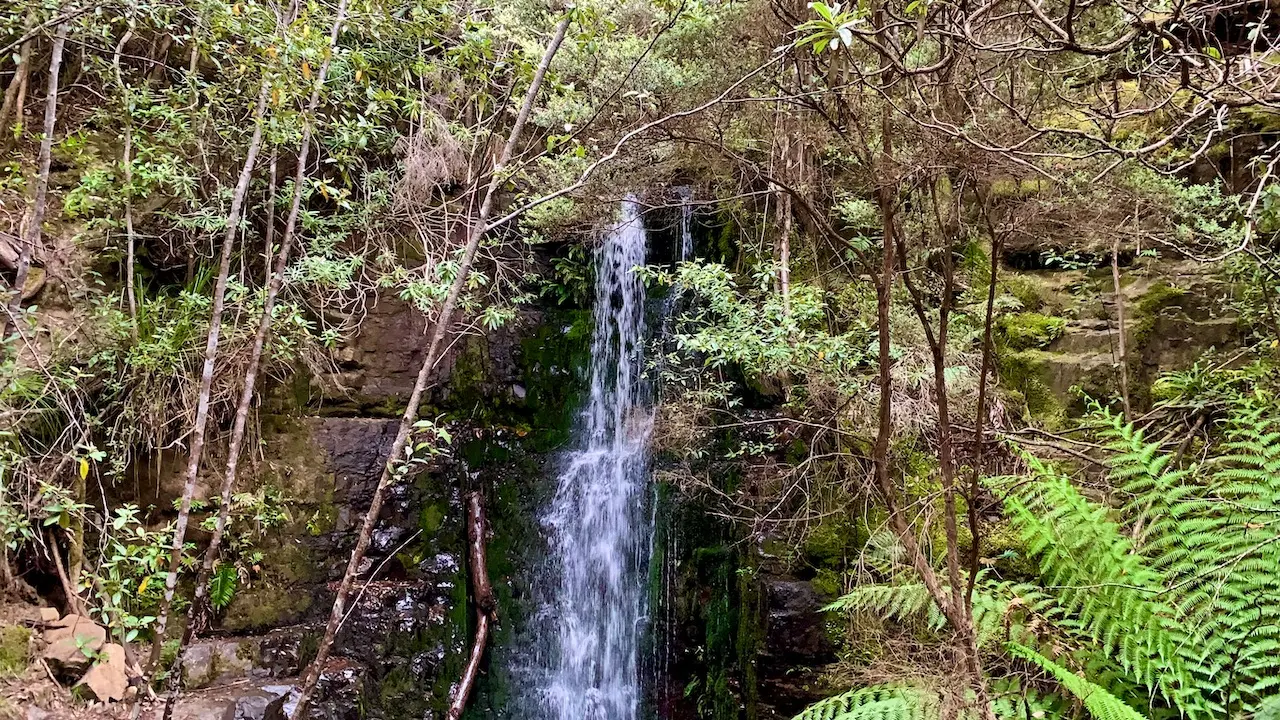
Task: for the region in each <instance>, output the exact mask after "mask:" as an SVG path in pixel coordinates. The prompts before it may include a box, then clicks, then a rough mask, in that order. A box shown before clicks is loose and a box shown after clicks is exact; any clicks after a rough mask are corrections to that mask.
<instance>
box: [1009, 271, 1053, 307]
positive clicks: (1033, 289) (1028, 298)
mask: <svg viewBox="0 0 1280 720" xmlns="http://www.w3.org/2000/svg"><path fill="white" fill-rule="evenodd" d="M1000 285H1001V288H1002V289H1003V290H1004V291H1005V292H1007V293H1009V294H1010V295H1012V296H1013V297H1015V298H1017V300H1018V303H1019V304H1021V305H1022V309H1023V310H1027V311H1030V312H1039V311H1040V310H1042V309H1043V308H1044V305H1045V301H1044V298H1043V297H1042V296H1041V294H1040V292H1041V287H1040V283H1038V282H1036V281H1035V279H1033V278H1030V277H1027V276H1025V275H1006V276H1005V277H1004V279H1003V280H1001V282H1000Z"/></svg>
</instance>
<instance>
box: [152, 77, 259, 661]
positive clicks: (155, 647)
mask: <svg viewBox="0 0 1280 720" xmlns="http://www.w3.org/2000/svg"><path fill="white" fill-rule="evenodd" d="M269 91H270V84H269V83H268V82H267V80H265V79H264V80H263V81H262V88H261V90H260V91H259V92H258V105H257V107H256V108H255V109H254V115H253V136H252V137H251V138H250V139H249V147H248V150H247V151H246V153H245V159H244V167H242V168H241V169H240V178H239V180H238V181H237V182H236V188H235V193H234V194H233V195H232V197H231V208H230V210H229V211H228V212H227V231H226V234H225V235H224V236H223V239H222V257H221V259H220V263H219V266H218V279H217V282H216V283H215V285H214V290H213V310H212V311H211V313H210V316H209V335H208V337H207V338H206V340H205V346H204V368H203V370H202V372H201V375H200V390H199V396H198V399H197V401H196V418H195V423H194V425H193V426H192V429H191V438H190V440H189V442H190V446H189V447H190V450H189V452H188V455H187V469H186V474H185V475H184V478H183V487H182V502H181V505H180V506H179V508H178V521H177V524H176V526H175V528H174V532H173V546H172V548H171V550H170V552H169V573H168V575H167V576H166V577H165V583H164V599H163V600H162V601H161V602H160V609H159V611H158V612H157V613H156V627H155V639H154V640H153V641H152V644H151V658H150V660H149V662H148V669H149V670H155V666H156V664H157V663H158V662H159V661H160V650H161V647H162V646H163V645H164V635H165V628H166V626H167V625H168V622H169V610H170V609H171V608H172V606H173V594H174V591H175V590H176V589H177V586H178V569H179V568H178V565H179V563H180V562H181V560H182V546H183V543H185V542H186V536H187V523H188V522H189V520H190V518H191V497H192V495H194V494H195V490H196V478H197V476H198V475H199V473H200V458H201V456H202V455H203V454H204V438H205V428H206V425H207V424H208V421H209V394H210V391H211V390H212V388H213V366H214V360H215V359H216V357H217V354H218V340H219V337H220V335H221V332H222V311H223V307H224V305H225V303H226V296H227V276H228V275H229V274H230V272H231V255H232V252H231V250H232V246H233V245H234V244H235V237H236V231H237V230H238V229H239V227H240V210H241V208H243V207H244V199H245V195H247V194H248V192H249V181H250V179H251V178H252V177H253V166H254V163H255V162H256V161H257V159H258V150H259V149H260V148H261V147H262V118H263V116H264V114H265V112H266V107H267V96H268V94H269Z"/></svg>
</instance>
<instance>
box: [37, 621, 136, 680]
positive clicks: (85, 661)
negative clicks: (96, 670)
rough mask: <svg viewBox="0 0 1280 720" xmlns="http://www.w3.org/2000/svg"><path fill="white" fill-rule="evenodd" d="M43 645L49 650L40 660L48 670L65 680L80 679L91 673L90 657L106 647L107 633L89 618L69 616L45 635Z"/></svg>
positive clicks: (55, 624)
mask: <svg viewBox="0 0 1280 720" xmlns="http://www.w3.org/2000/svg"><path fill="white" fill-rule="evenodd" d="M44 641H45V642H46V643H48V647H46V648H45V649H44V653H43V654H42V655H41V657H43V658H44V661H45V662H47V663H49V667H50V668H51V669H53V671H54V672H58V673H62V674H63V675H64V676H69V677H76V678H78V677H80V676H81V675H83V674H84V672H85V671H86V670H88V669H89V664H90V663H91V662H92V658H91V657H90V656H91V655H94V654H96V653H97V652H98V651H100V650H101V649H102V646H103V645H104V644H106V642H107V631H106V630H104V629H103V627H102V626H101V625H99V624H97V623H95V622H94V621H92V620H90V619H89V618H87V617H81V616H79V615H68V616H66V617H64V618H62V619H61V620H59V621H57V622H55V623H53V625H52V626H51V627H50V628H49V629H47V630H45V631H44ZM121 662H123V658H122V659H121Z"/></svg>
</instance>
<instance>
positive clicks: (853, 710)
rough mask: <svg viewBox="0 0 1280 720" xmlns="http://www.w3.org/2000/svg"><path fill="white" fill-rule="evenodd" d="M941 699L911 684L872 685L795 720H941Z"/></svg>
mask: <svg viewBox="0 0 1280 720" xmlns="http://www.w3.org/2000/svg"><path fill="white" fill-rule="evenodd" d="M938 717H939V713H938V696H937V694H935V693H933V692H932V691H930V690H927V689H924V688H920V687H914V686H911V685H873V686H871V687H865V688H859V689H857V690H850V691H849V692H847V693H844V694H843V695H836V696H835V697H829V698H827V699H826V700H822V701H820V702H817V703H814V704H813V705H810V706H809V707H807V708H805V710H804V712H802V713H800V714H799V715H797V716H795V718H794V720H938Z"/></svg>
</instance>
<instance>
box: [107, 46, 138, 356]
mask: <svg viewBox="0 0 1280 720" xmlns="http://www.w3.org/2000/svg"><path fill="white" fill-rule="evenodd" d="M131 37H133V23H132V21H130V26H129V29H128V30H126V31H125V33H124V35H122V36H121V37H120V42H119V43H117V44H116V54H115V57H114V58H113V59H112V63H111V64H112V66H114V67H115V70H116V83H117V84H118V85H119V86H120V93H121V95H122V97H123V98H124V150H123V152H122V153H121V165H122V166H123V168H124V234H125V245H126V247H125V261H124V292H125V295H126V296H127V297H128V299H129V321H130V327H129V333H130V334H131V335H132V337H133V341H134V342H135V343H136V342H138V301H137V297H136V296H135V295H134V289H133V274H134V270H133V266H134V255H135V251H136V247H135V245H136V241H137V238H136V236H135V235H134V233H133V103H132V101H131V100H130V99H129V87H128V86H127V85H125V83H124V74H123V73H121V72H120V55H121V54H122V53H123V52H124V48H125V45H127V44H128V43H129V39H130V38H131Z"/></svg>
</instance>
